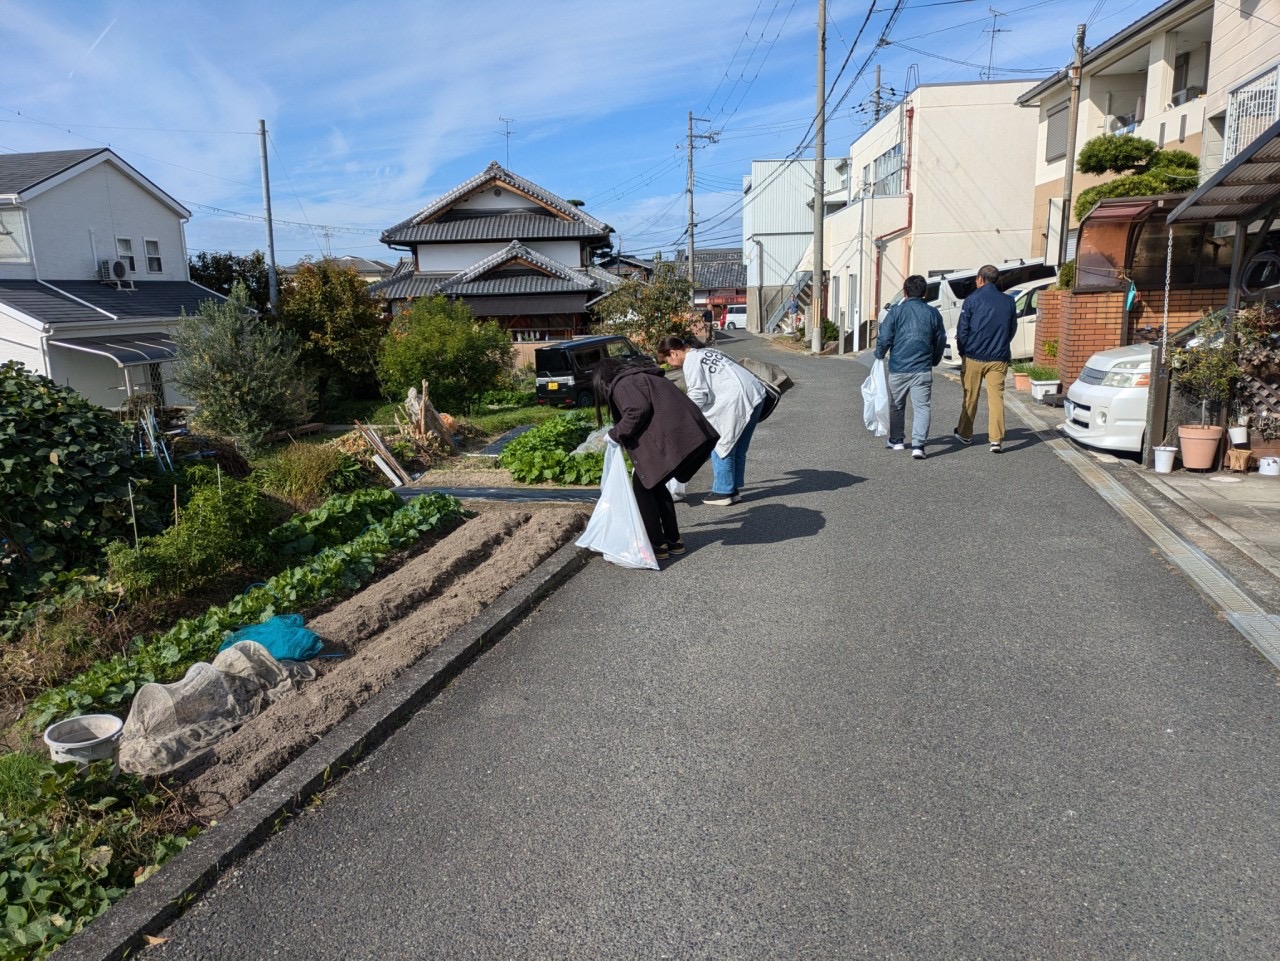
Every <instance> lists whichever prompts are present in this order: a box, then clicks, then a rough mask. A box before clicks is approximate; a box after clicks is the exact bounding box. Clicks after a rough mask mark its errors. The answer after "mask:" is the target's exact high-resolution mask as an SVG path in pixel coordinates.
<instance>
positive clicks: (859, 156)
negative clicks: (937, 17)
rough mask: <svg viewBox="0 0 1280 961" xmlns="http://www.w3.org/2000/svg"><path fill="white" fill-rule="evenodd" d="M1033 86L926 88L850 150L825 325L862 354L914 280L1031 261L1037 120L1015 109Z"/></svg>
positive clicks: (829, 265) (829, 233) (834, 229)
mask: <svg viewBox="0 0 1280 961" xmlns="http://www.w3.org/2000/svg"><path fill="white" fill-rule="evenodd" d="M1029 86H1030V84H1028V83H1027V82H1026V81H1008V82H983V83H950V84H925V85H922V86H920V87H917V88H916V89H915V90H913V91H912V92H911V93H910V94H908V95H907V96H906V97H905V98H904V99H903V101H902V102H901V103H899V104H897V105H896V106H893V107H892V108H890V109H889V111H888V112H887V113H886V114H885V116H883V117H881V118H880V120H879V121H878V122H877V123H876V124H875V125H874V126H872V127H871V128H870V129H869V130H868V131H867V132H866V133H865V134H863V135H862V136H861V137H859V138H858V140H857V141H855V142H854V144H853V145H852V146H851V147H850V149H849V157H848V159H847V160H846V161H843V165H844V166H846V167H847V169H848V177H847V179H846V182H845V183H844V184H843V186H841V185H837V187H836V189H837V190H840V189H843V190H844V191H845V194H846V199H847V201H848V202H847V204H842V205H841V207H842V209H838V211H837V212H835V213H833V214H831V215H829V216H828V217H827V218H826V225H825V233H824V235H823V246H824V260H825V262H826V269H827V272H828V291H829V295H828V296H829V299H828V316H829V317H830V319H831V320H832V321H833V322H835V323H836V324H837V326H841V327H842V329H844V330H854V331H855V332H856V333H855V337H854V347H855V349H858V348H861V347H865V346H867V344H868V342H869V338H870V336H871V335H872V334H873V333H874V330H873V324H869V323H868V320H871V319H873V318H874V317H875V314H876V312H877V310H878V309H879V307H880V305H883V304H884V303H885V302H886V301H888V300H890V299H892V297H893V296H894V294H896V293H897V292H898V291H900V290H901V289H902V282H903V281H904V280H905V279H906V278H907V277H908V276H910V275H911V274H922V275H924V276H929V275H931V274H933V275H936V274H939V273H942V272H944V271H949V270H960V269H965V268H975V267H979V266H981V265H982V264H984V263H1002V262H1004V261H1008V260H1014V259H1017V258H1019V257H1023V256H1026V254H1027V250H1028V248H1029V247H1030V242H1031V226H1030V225H1031V201H1032V185H1033V180H1032V177H1033V173H1034V168H1035V161H1034V148H1035V128H1036V120H1035V116H1034V115H1032V114H1031V113H1030V111H1027V110H1023V109H1021V108H1020V107H1019V106H1018V105H1017V101H1018V97H1019V95H1021V94H1022V93H1024V92H1025V91H1026V90H1027V89H1028V87H1029ZM834 199H835V198H834V197H833V196H830V195H829V197H828V201H829V203H828V206H829V207H830V206H833V204H832V203H831V201H833V200H834ZM810 256H811V255H810Z"/></svg>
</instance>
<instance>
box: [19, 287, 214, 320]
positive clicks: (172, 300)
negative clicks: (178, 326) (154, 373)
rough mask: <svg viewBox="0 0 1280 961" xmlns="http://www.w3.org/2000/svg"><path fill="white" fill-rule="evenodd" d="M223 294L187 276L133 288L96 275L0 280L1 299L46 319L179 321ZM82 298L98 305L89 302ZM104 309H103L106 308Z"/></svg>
mask: <svg viewBox="0 0 1280 961" xmlns="http://www.w3.org/2000/svg"><path fill="white" fill-rule="evenodd" d="M213 299H222V300H225V299H226V298H225V297H223V296H222V295H221V294H215V293H213V292H212V291H208V290H205V289H204V288H203V287H200V286H198V285H197V284H191V283H187V282H186V281H185V280H152V281H145V280H144V281H138V282H137V283H135V284H134V289H133V290H129V289H128V288H125V289H123V290H117V289H116V288H115V287H114V286H113V285H111V284H103V283H99V282H98V281H96V280H55V281H48V282H47V283H41V282H40V281H38V280H6V281H0V303H5V304H8V305H10V306H12V307H14V308H15V309H17V310H19V311H21V312H22V313H24V314H27V315H28V316H30V317H34V318H35V319H36V320H39V321H41V322H43V323H46V324H52V325H57V324H73V323H85V322H102V323H109V322H111V321H112V320H130V321H132V320H175V319H177V318H178V317H180V316H181V315H182V313H183V311H186V313H188V314H194V313H197V312H198V311H199V309H200V304H201V303H202V302H203V301H206V300H213ZM77 301H84V302H85V303H88V304H92V305H93V307H97V308H99V309H98V310H94V309H93V307H86V306H85V305H84V304H82V303H78V302H77ZM104 311H105V313H103V312H104Z"/></svg>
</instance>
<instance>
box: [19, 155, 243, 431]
mask: <svg viewBox="0 0 1280 961" xmlns="http://www.w3.org/2000/svg"><path fill="white" fill-rule="evenodd" d="M190 216H191V214H190V212H189V211H188V210H187V209H186V208H185V207H183V206H182V205H181V204H179V203H178V202H177V201H176V200H174V199H173V198H172V197H170V196H169V195H168V194H166V193H165V192H164V191H162V190H161V189H160V188H159V187H157V186H156V185H155V184H153V183H151V181H149V180H147V179H146V178H145V177H143V176H142V175H141V174H140V173H138V172H137V171H136V170H134V169H133V168H132V167H130V166H129V165H128V164H127V163H125V162H124V161H123V160H121V159H120V158H119V157H117V156H116V155H115V154H114V153H113V152H112V151H110V150H108V149H92V150H55V151H45V152H40V153H15V154H0V361H7V360H16V361H20V362H21V363H22V364H23V365H24V366H25V367H26V368H27V369H28V370H29V371H33V372H35V373H39V374H44V375H45V376H47V377H49V378H50V379H52V380H54V381H55V382H57V383H58V384H63V385H66V386H70V387H73V388H74V389H75V390H77V391H79V392H80V393H81V394H83V395H84V396H85V397H87V398H88V399H89V400H91V401H93V402H94V403H95V404H100V405H101V406H103V407H119V406H121V405H123V404H124V402H125V401H126V399H127V397H128V395H129V394H130V393H133V392H135V391H139V390H145V391H149V392H151V393H154V394H156V395H157V399H158V400H159V402H160V403H161V404H169V405H175V404H184V403H186V399H185V398H183V397H182V396H180V395H179V394H177V392H176V391H175V390H174V388H173V387H172V385H167V384H166V377H165V374H164V370H165V367H166V366H167V364H168V362H169V361H172V360H173V358H174V356H175V349H174V344H173V341H172V340H171V334H172V333H173V330H174V328H175V326H176V325H177V323H178V320H179V318H180V317H181V315H182V314H183V312H184V311H185V312H186V313H188V314H194V313H196V312H198V310H199V306H200V303H201V302H202V301H205V300H210V299H216V300H223V299H225V298H223V297H222V295H221V294H218V293H215V292H214V291H211V290H208V289H206V288H204V287H201V286H199V285H198V284H193V283H191V281H190V277H189V274H188V271H187V247H186V239H185V236H184V233H183V224H184V223H185V222H186V221H187V220H188V219H190Z"/></svg>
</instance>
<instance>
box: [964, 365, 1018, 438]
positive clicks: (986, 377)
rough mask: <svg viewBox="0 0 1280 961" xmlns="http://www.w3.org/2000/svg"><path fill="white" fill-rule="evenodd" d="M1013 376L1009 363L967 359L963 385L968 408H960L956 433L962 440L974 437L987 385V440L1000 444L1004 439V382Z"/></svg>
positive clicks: (965, 402) (965, 405) (965, 406)
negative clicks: (984, 388) (979, 393)
mask: <svg viewBox="0 0 1280 961" xmlns="http://www.w3.org/2000/svg"><path fill="white" fill-rule="evenodd" d="M1008 374H1009V364H1008V362H1007V361H1003V360H969V359H967V358H966V359H965V361H964V363H963V364H962V365H961V368H960V383H961V384H962V385H963V386H964V406H962V407H961V408H960V425H959V426H958V427H956V433H957V434H959V435H960V436H961V437H965V438H969V437H972V436H973V418H974V415H975V414H977V413H978V391H979V390H981V389H982V385H983V384H984V383H985V384H986V385H987V440H988V441H989V442H990V443H992V444H998V443H1000V442H1001V441H1002V440H1004V381H1005V378H1006V377H1007V376H1008Z"/></svg>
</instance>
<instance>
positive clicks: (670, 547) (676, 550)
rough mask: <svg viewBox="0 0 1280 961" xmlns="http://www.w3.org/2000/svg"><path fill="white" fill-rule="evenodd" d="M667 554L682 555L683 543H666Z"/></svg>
mask: <svg viewBox="0 0 1280 961" xmlns="http://www.w3.org/2000/svg"><path fill="white" fill-rule="evenodd" d="M667 552H668V553H671V554H683V553H684V541H667Z"/></svg>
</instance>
